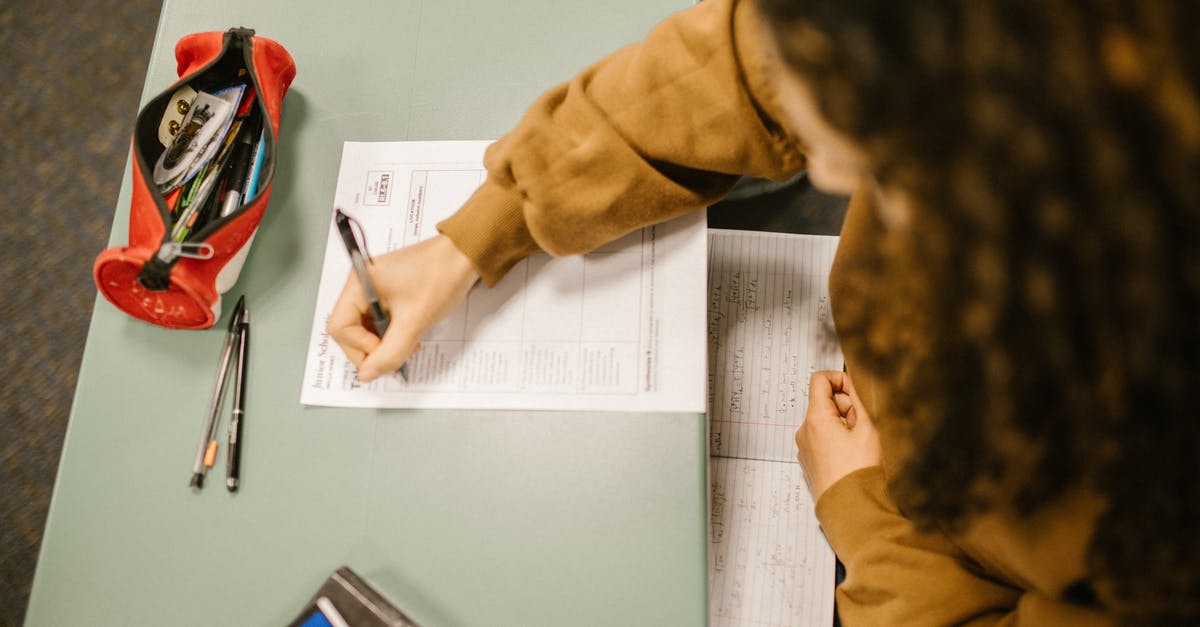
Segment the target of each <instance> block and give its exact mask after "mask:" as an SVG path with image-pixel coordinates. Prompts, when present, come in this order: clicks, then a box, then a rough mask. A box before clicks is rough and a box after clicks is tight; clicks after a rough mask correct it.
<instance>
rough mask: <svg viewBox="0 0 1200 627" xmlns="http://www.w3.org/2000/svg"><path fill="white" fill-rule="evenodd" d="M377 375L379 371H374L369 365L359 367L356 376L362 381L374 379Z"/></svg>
mask: <svg viewBox="0 0 1200 627" xmlns="http://www.w3.org/2000/svg"><path fill="white" fill-rule="evenodd" d="M378 376H379V372H378V371H376V370H375V369H374V368H369V367H368V368H360V369H359V371H358V378H359V379H361V380H363V381H371V380H373V379H375V377H378Z"/></svg>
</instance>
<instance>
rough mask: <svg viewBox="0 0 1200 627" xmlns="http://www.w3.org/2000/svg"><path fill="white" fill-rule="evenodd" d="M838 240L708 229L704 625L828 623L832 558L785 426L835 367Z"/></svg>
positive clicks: (795, 420) (796, 421)
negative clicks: (812, 381)
mask: <svg viewBox="0 0 1200 627" xmlns="http://www.w3.org/2000/svg"><path fill="white" fill-rule="evenodd" d="M837 242H838V239H837V238H836V237H828V236H814V235H790V234H780V233H761V232H748V231H726V230H720V229H710V230H709V264H708V268H709V270H708V271H709V276H708V285H709V295H708V344H709V351H708V360H709V362H708V373H709V375H708V376H709V386H708V389H709V398H708V407H709V421H710V450H711V454H712V459H711V463H710V466H709V476H710V483H711V486H710V487H711V493H710V498H711V506H712V517H711V521H710V523H711V532H710V538H709V557H710V559H709V623H710V625H713V626H718V625H719V626H727V625H728V626H735V625H746V626H755V627H757V626H762V625H781V626H782V625H789V626H790V625H820V626H822V627H826V626H828V625H830V624H832V621H833V571H834V556H833V551H832V550H830V548H829V544H828V543H827V542H826V541H825V537H824V535H823V534H822V533H821V530H820V527H819V525H818V524H817V520H816V518H815V517H814V515H813V512H812V508H813V503H812V498H811V497H810V495H809V493H808V489H807V487H806V486H805V485H804V477H803V474H802V472H801V469H800V465H799V464H798V463H797V462H796V457H795V444H794V434H795V431H796V428H797V427H798V426H799V425H800V422H801V420H802V419H803V415H804V411H805V409H806V407H807V406H808V398H807V395H808V379H809V375H810V374H812V372H814V371H816V370H825V369H840V368H841V367H842V363H843V360H842V355H841V351H840V349H839V348H838V345H837V339H836V336H835V335H834V331H833V320H832V315H831V313H830V309H829V288H828V276H829V269H830V266H831V265H832V263H833V256H834V253H835V252H836V250H837Z"/></svg>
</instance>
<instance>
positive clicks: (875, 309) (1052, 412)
mask: <svg viewBox="0 0 1200 627" xmlns="http://www.w3.org/2000/svg"><path fill="white" fill-rule="evenodd" d="M1194 13H1195V9H1194V7H1193V6H1192V4H1191V3H1188V2H1182V1H1178V0H1176V1H1169V0H1162V1H1150V2H1136V1H1133V0H1124V1H1122V0H1109V1H1105V2H1062V1H1060V0H1047V1H1044V2H1014V1H1008V2H996V1H987V0H981V1H979V2H943V1H934V0H914V1H912V2H906V3H899V2H852V1H851V2H847V1H828V0H812V1H809V2H804V1H801V0H758V1H757V2H754V1H752V0H706V1H705V2H702V3H700V4H699V5H697V6H696V7H694V8H692V9H689V10H687V11H684V12H681V13H679V14H677V15H675V16H672V17H671V18H668V19H667V20H666V21H664V22H663V23H662V24H660V25H659V26H658V27H656V28H655V29H654V31H652V32H651V33H650V35H649V36H648V37H647V39H646V40H645V41H643V42H641V43H639V44H635V45H632V46H629V47H627V48H624V49H622V50H620V51H618V52H616V53H615V54H613V55H611V56H610V57H608V58H606V59H604V60H602V61H600V62H598V63H596V64H595V65H593V66H592V67H590V68H588V69H586V70H585V71H584V72H582V73H581V74H580V75H579V76H577V77H576V78H575V79H573V80H572V81H570V82H569V83H566V84H563V85H561V86H559V87H556V88H554V89H553V90H551V91H550V92H548V93H547V94H545V95H543V96H542V97H541V98H540V99H538V100H537V102H536V103H535V104H534V105H533V107H532V108H531V109H530V110H529V111H528V113H526V115H525V117H524V118H523V119H522V120H521V122H520V123H519V125H518V126H517V127H516V128H515V129H514V130H513V131H512V132H510V133H509V134H507V135H505V136H504V137H503V138H501V139H500V140H499V141H497V142H496V143H495V144H494V145H493V146H492V147H491V148H490V149H489V151H488V153H487V157H486V165H487V168H488V173H489V175H488V179H487V181H486V182H485V183H484V184H483V185H482V186H481V187H480V188H479V190H478V191H477V192H476V193H475V194H474V195H473V196H472V197H471V199H470V200H468V201H467V202H466V204H465V205H464V206H463V207H462V208H461V209H460V210H459V211H458V212H457V213H456V214H455V215H454V216H453V217H451V218H450V219H448V220H446V221H445V222H443V223H442V224H440V225H439V230H440V233H441V234H440V235H439V236H437V237H435V238H433V239H431V240H428V241H426V242H423V243H421V244H418V245H416V246H413V247H410V248H405V249H402V250H399V251H396V252H394V253H391V254H389V255H386V256H384V257H380V258H378V259H377V260H376V262H377V263H376V267H375V269H374V273H375V275H376V278H377V281H378V283H379V288H380V291H381V293H382V294H383V297H384V299H385V301H386V302H387V303H388V305H389V306H390V308H391V310H392V312H393V324H392V326H391V328H390V329H389V331H388V333H387V334H386V336H385V337H384V338H382V339H381V338H378V337H376V336H375V335H373V334H372V333H371V332H370V330H369V329H368V328H366V327H364V326H363V313H364V312H365V311H366V306H365V303H364V302H362V300H361V296H360V290H359V289H358V287H357V285H356V284H355V282H354V281H355V279H354V278H353V277H351V278H350V279H349V281H348V283H347V288H346V290H345V291H344V293H343V296H342V298H341V300H340V301H339V304H338V306H337V308H336V309H335V312H334V315H333V317H332V318H331V320H330V323H329V326H330V331H331V333H332V335H333V336H334V337H335V338H336V339H337V341H338V342H339V344H340V345H341V346H342V347H343V349H344V350H345V351H346V352H347V354H348V355H349V356H350V358H351V359H352V360H353V361H354V362H355V364H356V365H358V366H359V372H360V376H361V377H362V378H364V379H366V380H370V379H372V378H374V377H376V376H378V375H379V373H381V372H388V371H391V370H394V369H395V368H396V367H397V366H398V365H399V364H400V363H402V362H403V360H404V359H405V358H407V356H408V355H409V354H410V353H411V351H412V350H413V348H414V346H415V345H416V342H417V340H418V338H419V337H420V336H421V334H422V333H423V332H424V331H425V330H426V329H427V328H429V326H430V325H432V324H433V323H434V322H435V321H436V320H438V319H439V318H440V317H442V316H443V315H445V314H446V313H448V312H449V311H450V310H451V309H453V308H454V307H455V306H456V305H457V304H458V303H459V302H461V300H462V298H463V297H464V296H465V294H466V292H467V290H469V289H470V287H471V286H472V285H473V284H474V283H475V281H476V280H478V279H480V278H482V280H483V281H484V282H485V283H486V284H488V285H491V284H494V283H495V282H496V281H498V280H499V279H500V277H502V276H503V275H504V273H505V272H506V271H507V270H508V269H509V268H511V267H512V265H513V264H515V263H516V262H517V261H519V260H520V259H522V258H524V257H525V256H527V255H529V254H531V253H533V252H536V251H546V252H549V253H551V254H554V255H569V254H576V253H581V252H585V251H587V250H590V249H592V248H595V247H597V246H599V245H600V244H603V243H605V242H607V241H610V240H613V239H615V238H617V237H619V236H621V235H623V234H624V233H627V232H629V231H631V230H634V229H637V228H640V227H643V226H645V225H648V224H652V223H655V222H660V221H663V220H666V219H669V218H671V217H674V216H677V215H680V214H682V213H685V212H688V211H694V210H698V209H700V208H702V207H705V206H707V205H708V204H711V203H712V202H714V201H716V200H717V199H719V198H720V197H721V196H722V195H724V194H725V193H726V192H728V191H729V189H730V188H731V186H732V185H733V184H734V183H735V182H736V181H737V180H738V178H739V177H741V176H743V175H752V176H759V177H767V178H772V179H777V180H783V179H786V178H787V177H789V176H791V175H793V174H794V173H796V172H797V171H799V170H801V169H807V170H808V172H809V176H810V178H811V180H812V181H813V182H814V184H817V185H818V186H820V187H823V188H825V189H828V190H831V191H835V192H843V193H847V194H850V195H851V204H850V209H849V211H848V213H847V217H846V223H845V225H844V227H843V231H842V242H841V246H840V249H839V253H838V259H837V261H836V262H835V267H834V273H833V276H832V277H831V282H830V285H831V292H832V296H833V298H834V317H835V321H836V325H837V330H838V335H839V338H840V340H841V342H842V345H843V348H844V350H845V353H846V355H847V361H848V365H849V372H850V374H842V373H832V372H829V373H818V374H817V375H816V376H814V377H813V380H812V381H811V384H810V386H811V387H810V399H811V400H810V406H809V408H808V414H807V417H806V420H805V423H804V426H803V427H801V429H800V430H799V431H798V432H797V435H796V441H797V445H798V449H799V459H800V461H801V463H802V464H803V465H804V468H805V476H806V479H807V480H808V482H809V487H810V489H811V490H812V492H813V496H814V498H815V499H816V500H817V516H818V518H819V519H820V521H821V524H822V526H823V528H824V529H825V532H826V535H827V536H828V538H829V541H830V544H831V545H832V546H833V548H834V551H835V552H836V553H837V554H838V556H839V557H840V558H841V560H842V561H843V562H844V563H845V565H846V570H847V576H846V579H845V581H844V582H843V583H842V584H841V585H840V586H839V588H838V594H837V600H838V612H839V615H840V616H841V618H842V620H843V622H844V623H845V624H848V625H850V624H865V625H908V624H929V625H941V624H961V623H972V624H1019V625H1025V624H1031V625H1075V624H1079V625H1083V624H1088V625H1091V624H1105V623H1127V624H1155V625H1170V624H1200V410H1198V409H1197V406H1198V403H1197V401H1200V398H1197V397H1198V396H1200V330H1198V328H1197V327H1198V326H1200V245H1198V242H1200V44H1198V43H1197V41H1196V39H1195V37H1194V35H1193V33H1192V31H1193V30H1194V27H1193V25H1194V24H1195V23H1197V19H1196V18H1197V16H1196V15H1194ZM697 271H700V270H699V269H698V270H697ZM851 375H853V377H854V379H853V380H852V379H851Z"/></svg>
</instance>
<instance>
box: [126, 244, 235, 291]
mask: <svg viewBox="0 0 1200 627" xmlns="http://www.w3.org/2000/svg"><path fill="white" fill-rule="evenodd" d="M215 252H216V251H214V250H213V247H212V244H209V243H207V242H204V243H200V244H194V243H191V242H163V244H162V246H160V247H159V248H158V252H156V253H154V256H153V257H151V258H150V261H147V262H146V265H144V266H142V271H141V272H140V273H139V274H138V283H141V284H142V286H143V287H145V288H146V289H148V290H150V291H151V292H161V291H163V290H165V289H167V287H169V286H170V285H171V268H172V267H173V266H174V265H175V262H176V261H179V259H180V258H182V257H186V258H188V259H212V256H213V254H214V253H215Z"/></svg>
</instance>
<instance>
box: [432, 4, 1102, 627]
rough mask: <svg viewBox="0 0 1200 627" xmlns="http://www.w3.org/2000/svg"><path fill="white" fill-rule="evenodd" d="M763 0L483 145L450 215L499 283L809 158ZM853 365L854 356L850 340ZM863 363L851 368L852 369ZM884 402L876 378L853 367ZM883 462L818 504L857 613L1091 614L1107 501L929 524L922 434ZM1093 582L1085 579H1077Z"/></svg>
mask: <svg viewBox="0 0 1200 627" xmlns="http://www.w3.org/2000/svg"><path fill="white" fill-rule="evenodd" d="M766 37H767V34H766V31H765V30H764V28H763V25H762V23H761V17H760V16H759V15H758V14H757V12H756V8H755V7H754V3H753V2H752V1H744V0H743V1H739V0H706V1H705V2H702V3H700V4H699V5H697V6H695V7H693V8H691V9H689V10H686V11H683V12H681V13H678V14H676V15H674V16H672V17H670V18H668V19H667V20H665V21H664V22H663V23H662V24H660V25H659V26H657V27H656V28H655V29H654V30H653V31H652V32H651V33H650V34H649V36H648V37H647V38H646V39H645V40H644V41H643V42H641V43H638V44H634V45H631V46H628V47H626V48H624V49H622V50H619V51H617V52H616V53H614V54H613V55H611V56H609V57H607V58H605V59H604V60H602V61H600V62H598V63H596V64H594V65H593V66H591V67H589V68H587V69H586V70H584V71H583V72H582V73H580V74H579V75H578V76H576V77H575V78H574V79H573V80H571V81H570V82H568V83H565V84H563V85H559V86H557V87H555V88H554V89H551V90H550V91H549V92H547V93H546V94H544V95H543V96H541V97H540V98H539V99H538V100H537V101H536V102H535V103H534V104H533V106H532V107H531V108H530V109H529V111H528V112H527V113H526V114H525V116H524V117H523V118H522V120H521V121H520V123H519V124H518V125H517V127H516V128H515V129H514V130H513V131H511V132H510V133H508V134H507V135H505V136H504V137H502V138H501V139H500V140H498V141H497V142H496V143H495V144H493V145H492V146H491V147H490V148H489V150H488V152H487V155H486V157H485V164H486V166H487V169H488V178H487V181H486V182H485V183H484V184H483V185H482V186H481V187H480V188H479V189H478V190H477V191H476V192H475V194H474V195H473V196H472V197H471V198H470V199H469V200H468V201H467V202H466V204H464V206H463V207H462V208H461V209H460V210H459V211H458V212H457V213H456V214H455V215H454V216H452V217H450V218H449V219H447V220H445V221H444V222H442V223H441V224H440V225H438V228H439V230H440V231H441V232H442V233H443V234H445V235H447V236H448V237H449V238H450V239H451V240H452V241H454V243H455V244H456V245H457V246H458V248H459V249H460V250H462V251H463V252H464V253H465V254H466V255H467V256H468V257H470V258H471V260H472V261H473V263H474V264H475V266H476V268H477V269H478V270H479V272H480V275H481V276H482V277H483V280H484V282H485V283H486V284H488V285H494V284H495V283H496V282H497V281H498V280H499V279H500V278H501V277H502V276H504V274H505V272H507V271H508V269H509V268H511V267H512V265H513V264H515V263H516V262H517V261H519V260H521V259H522V258H524V257H526V256H528V255H529V254H531V253H533V252H536V251H539V250H540V251H546V252H549V253H550V254H553V255H560V256H561V255H570V254H576V253H581V252H586V251H588V250H591V249H593V248H595V247H597V246H599V245H600V244H603V243H605V242H608V241H610V240H613V239H616V238H617V237H619V236H621V235H623V234H625V233H627V232H629V231H632V230H635V229H638V228H641V227H643V226H646V225H648V224H653V223H657V222H662V221H664V220H667V219H669V218H672V217H674V216H677V215H681V214H683V213H686V212H689V211H695V210H698V209H701V208H703V207H705V206H707V205H708V204H711V203H712V202H713V201H715V200H716V199H718V198H720V197H721V196H722V195H723V194H724V193H726V192H727V191H728V190H729V188H730V187H731V186H732V185H733V183H734V182H736V181H737V179H738V178H739V177H740V176H743V175H751V176H758V177H765V178H772V179H777V180H781V179H785V178H787V177H789V176H791V175H792V174H794V173H796V172H797V171H799V170H800V169H801V168H803V167H804V156H803V150H802V147H801V146H800V145H799V142H798V141H797V139H796V136H795V134H794V133H791V132H789V131H788V130H787V129H785V128H784V127H783V125H782V124H781V123H780V122H779V120H782V119H783V116H782V115H781V110H780V108H779V106H778V103H777V102H776V96H775V94H774V92H773V91H772V88H771V83H770V81H769V80H768V77H769V76H771V75H772V74H771V73H772V72H775V71H782V70H781V68H780V67H779V66H778V61H777V60H776V59H775V58H774V57H773V56H772V55H771V54H770V52H769V47H768V46H766V45H764V44H765V42H766ZM870 196H871V194H870V193H861V194H857V195H856V196H855V198H854V199H852V202H851V208H850V211H849V213H848V216H847V222H846V225H845V227H844V228H843V232H842V243H841V246H840V250H839V253H838V255H839V261H838V262H836V263H835V268H834V274H833V276H832V277H831V292H832V296H833V299H834V306H835V309H834V312H835V318H836V311H837V304H838V302H839V300H843V299H846V298H852V297H853V295H852V294H850V293H847V292H846V291H845V290H840V289H839V281H838V266H839V265H840V264H841V263H842V262H843V261H844V259H846V258H849V257H852V256H853V255H854V254H855V252H854V251H855V249H856V248H857V247H858V246H863V245H869V244H870V241H871V239H872V234H871V233H870V226H869V225H870V223H871V221H870V220H867V219H865V218H864V216H866V214H867V212H869V211H870V207H869V206H867V202H869V201H868V199H869V198H870ZM850 357H851V359H850V362H851V365H853V363H854V359H853V356H850ZM852 371H853V368H852ZM857 387H858V388H859V389H860V390H861V391H863V396H864V401H865V402H867V403H868V405H867V406H868V408H869V409H871V410H872V414H873V415H880V412H877V411H874V408H877V407H878V406H879V403H880V402H883V401H881V398H880V397H881V394H879V393H876V392H874V391H873V387H874V386H872V385H871V383H870V382H869V381H865V382H864V381H863V380H861V379H860V380H859V385H858V386H857ZM878 427H879V430H880V437H881V440H882V445H883V450H884V463H883V465H882V466H881V467H874V468H867V469H863V470H859V471H857V472H854V473H852V474H850V475H848V476H846V477H845V478H843V479H842V480H840V481H839V482H837V483H836V484H834V485H833V486H832V487H830V488H829V489H828V490H827V491H826V492H825V494H824V495H822V497H821V499H820V501H819V502H818V503H817V510H816V512H817V517H818V519H819V520H820V522H821V525H822V527H823V528H824V529H825V533H826V535H827V537H828V538H829V542H830V544H831V545H832V546H833V549H834V551H835V552H836V553H837V555H838V557H839V558H840V559H841V560H842V561H843V562H844V563H845V565H846V571H847V577H846V580H845V582H844V583H843V584H842V585H841V586H839V588H838V592H837V600H838V612H839V614H840V615H841V617H842V620H843V623H844V624H846V625H948V624H961V623H972V624H989V625H991V624H1014V625H1015V624H1020V625H1077V624H1079V625H1083V624H1087V625H1095V624H1106V623H1108V622H1109V620H1110V619H1109V618H1108V617H1107V616H1106V615H1105V614H1104V613H1103V612H1102V611H1101V610H1099V609H1097V608H1094V607H1092V608H1089V607H1087V606H1085V605H1084V603H1086V601H1082V600H1080V599H1077V598H1076V597H1077V596H1079V595H1078V591H1080V590H1085V591H1086V590H1089V589H1090V586H1089V585H1088V582H1087V581H1086V576H1085V566H1084V563H1085V555H1086V551H1087V547H1088V543H1089V541H1090V535H1091V528H1092V521H1094V520H1095V517H1096V514H1097V513H1098V511H1099V508H1100V506H1101V505H1100V503H1099V502H1097V500H1096V499H1094V498H1091V497H1088V496H1086V495H1070V496H1068V497H1066V498H1063V499H1061V500H1060V501H1058V502H1056V503H1053V504H1051V505H1050V506H1049V507H1046V508H1044V510H1043V511H1042V512H1039V513H1038V514H1036V515H1034V516H1032V517H1030V518H1025V519H1021V518H1017V517H1015V516H1010V515H1006V514H1004V513H993V514H989V515H987V516H983V517H980V518H979V519H978V520H976V521H975V522H974V523H973V524H972V525H970V527H969V528H968V529H967V530H966V532H965V533H962V534H956V535H954V536H953V537H952V536H950V535H947V534H944V533H940V532H931V533H922V532H918V531H917V530H916V529H915V527H914V526H913V525H912V524H911V523H910V522H909V521H908V520H907V519H906V518H905V517H904V516H903V515H902V514H901V513H900V512H899V511H898V509H897V507H896V506H895V505H894V504H893V502H892V500H891V498H890V497H889V496H888V493H887V477H888V476H890V474H891V473H894V472H895V470H896V468H897V467H898V465H899V464H900V463H901V462H902V460H903V458H904V456H905V455H906V454H907V451H908V449H910V448H911V444H910V443H909V441H908V440H907V438H905V437H904V434H902V433H898V432H897V431H896V430H895V429H889V426H888V425H887V424H886V423H884V424H879V425H878ZM1082 596H1084V597H1086V596H1087V595H1086V594H1084V595H1082Z"/></svg>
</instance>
